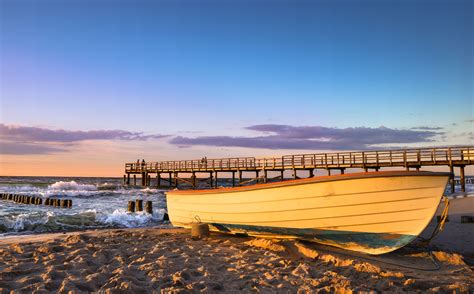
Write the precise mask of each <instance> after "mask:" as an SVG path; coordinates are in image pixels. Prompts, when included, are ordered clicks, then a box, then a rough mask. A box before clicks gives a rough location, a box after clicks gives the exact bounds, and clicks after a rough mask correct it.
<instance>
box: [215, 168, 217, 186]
mask: <svg viewBox="0 0 474 294" xmlns="http://www.w3.org/2000/svg"><path fill="white" fill-rule="evenodd" d="M215 188H217V171H216V180H215Z"/></svg>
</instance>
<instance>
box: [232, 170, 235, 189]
mask: <svg viewBox="0 0 474 294" xmlns="http://www.w3.org/2000/svg"><path fill="white" fill-rule="evenodd" d="M232 187H235V171H233V172H232Z"/></svg>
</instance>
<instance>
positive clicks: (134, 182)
mask: <svg viewBox="0 0 474 294" xmlns="http://www.w3.org/2000/svg"><path fill="white" fill-rule="evenodd" d="M133 185H134V186H136V185H137V175H133Z"/></svg>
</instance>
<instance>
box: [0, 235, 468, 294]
mask: <svg viewBox="0 0 474 294" xmlns="http://www.w3.org/2000/svg"><path fill="white" fill-rule="evenodd" d="M415 251H416V250H415ZM435 255H436V257H437V258H438V259H439V260H440V262H442V265H443V267H442V269H441V270H440V271H437V272H425V271H420V270H414V269H406V268H402V267H397V266H395V265H389V264H386V263H384V262H380V260H385V261H386V260H389V261H390V262H397V261H398V262H400V263H406V264H410V265H412V266H418V267H420V268H423V267H429V266H430V261H429V256H427V255H424V254H423V253H417V252H413V250H412V251H410V249H406V250H405V251H403V250H402V251H401V252H397V253H393V254H389V255H387V257H383V258H382V259H380V258H378V259H370V258H364V257H360V256H350V255H347V254H344V253H340V252H338V251H333V250H330V249H328V248H325V247H321V246H319V245H314V244H309V243H303V242H298V241H282V242H280V241H278V240H263V239H252V238H245V237H234V236H227V235H219V234H215V235H214V234H213V235H212V237H211V238H208V239H204V240H192V239H191V238H190V235H189V233H188V232H186V231H184V230H158V229H131V230H103V231H94V232H86V233H71V234H69V235H56V236H55V237H54V238H45V239H44V240H36V241H34V242H21V243H19V242H14V243H12V242H10V243H9V244H8V243H0V292H1V293H9V292H10V291H11V290H15V291H19V292H28V293H34V292H59V293H68V292H71V291H72V292H74V293H77V292H96V291H98V292H105V293H108V292H114V293H115V292H129V293H150V292H156V293H158V292H165V293H167V292H173V293H187V292H219V291H234V292H238V291H256V292H281V293H287V292H292V293H293V292H300V293H304V292H323V293H333V292H338V293H352V292H359V291H362V292H370V291H374V290H375V291H379V292H380V291H392V292H401V291H423V292H453V291H455V292H456V291H457V292H469V291H474V287H473V285H472V282H471V281H473V280H474V275H473V272H472V271H471V269H470V268H469V267H468V266H466V265H465V264H464V262H463V259H462V256H460V255H456V254H450V253H446V252H442V251H439V252H435Z"/></svg>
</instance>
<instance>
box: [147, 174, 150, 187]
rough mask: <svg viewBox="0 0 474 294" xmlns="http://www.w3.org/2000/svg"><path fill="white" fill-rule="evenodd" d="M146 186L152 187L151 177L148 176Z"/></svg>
mask: <svg viewBox="0 0 474 294" xmlns="http://www.w3.org/2000/svg"><path fill="white" fill-rule="evenodd" d="M146 181H147V182H146V185H147V187H150V186H151V175H148V177H147V178H146Z"/></svg>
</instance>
